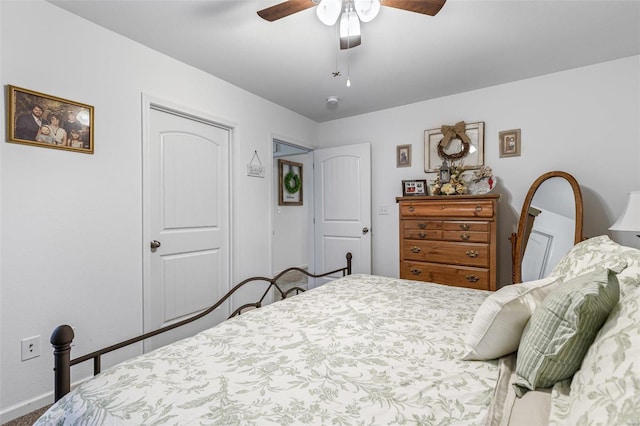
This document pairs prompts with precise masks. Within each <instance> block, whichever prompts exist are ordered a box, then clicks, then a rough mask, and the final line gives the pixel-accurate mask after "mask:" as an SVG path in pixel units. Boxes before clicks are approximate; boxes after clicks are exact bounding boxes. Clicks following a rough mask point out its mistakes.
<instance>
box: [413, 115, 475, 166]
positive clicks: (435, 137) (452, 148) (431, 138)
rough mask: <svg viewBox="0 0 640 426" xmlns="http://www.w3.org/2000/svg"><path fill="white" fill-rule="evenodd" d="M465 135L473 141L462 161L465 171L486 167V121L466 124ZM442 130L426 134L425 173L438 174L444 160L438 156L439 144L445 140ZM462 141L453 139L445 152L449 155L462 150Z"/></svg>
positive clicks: (428, 131)
mask: <svg viewBox="0 0 640 426" xmlns="http://www.w3.org/2000/svg"><path fill="white" fill-rule="evenodd" d="M465 133H466V135H467V136H468V137H469V139H470V140H471V143H470V145H471V146H470V147H469V152H468V153H467V155H466V156H465V157H463V158H461V159H460V160H458V161H459V162H460V163H462V164H463V165H464V167H465V169H468V170H472V169H479V168H480V167H482V166H483V165H484V121H479V122H476V123H466V126H465ZM443 137H444V136H443V134H442V128H437V129H428V130H425V132H424V171H425V173H433V172H438V171H439V170H440V166H442V161H443V159H442V158H440V156H439V155H438V144H439V143H440V141H442V139H443ZM461 143H462V141H461V140H460V139H451V141H450V142H449V143H448V146H447V147H444V151H445V152H446V153H448V154H450V153H453V152H458V151H460V150H461V147H460V145H461Z"/></svg>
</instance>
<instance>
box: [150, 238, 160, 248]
mask: <svg viewBox="0 0 640 426" xmlns="http://www.w3.org/2000/svg"><path fill="white" fill-rule="evenodd" d="M161 245H162V244H160V241H158V240H153V241H151V244H150V246H151V250H155V249H157V248H158V247H160V246H161Z"/></svg>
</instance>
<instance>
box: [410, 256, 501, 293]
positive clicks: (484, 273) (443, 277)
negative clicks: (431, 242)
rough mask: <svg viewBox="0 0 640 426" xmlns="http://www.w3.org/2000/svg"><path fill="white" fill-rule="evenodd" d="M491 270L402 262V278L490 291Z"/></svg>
mask: <svg viewBox="0 0 640 426" xmlns="http://www.w3.org/2000/svg"><path fill="white" fill-rule="evenodd" d="M489 276H490V274H489V270H488V269H484V268H470V267H461V266H450V265H439V264H434V263H426V262H410V261H402V263H401V268H400V278H404V279H408V280H419V281H428V282H434V283H442V284H447V285H454V286H457V287H467V288H475V289H478V290H489V289H490V285H489V282H490V281H489Z"/></svg>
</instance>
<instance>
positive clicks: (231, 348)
mask: <svg viewBox="0 0 640 426" xmlns="http://www.w3.org/2000/svg"><path fill="white" fill-rule="evenodd" d="M585 277H586V278H585ZM603 277H604V278H603ZM576 285H580V288H581V289H582V288H584V289H587V288H588V289H590V290H589V291H586V290H585V291H582V290H580V291H573V290H572V291H567V290H570V289H571V288H574V287H575V286H576ZM639 287H640V251H639V250H636V249H632V248H628V247H623V246H620V245H618V244H616V243H615V242H613V241H611V240H610V239H609V238H608V237H606V236H601V237H595V238H591V239H589V240H586V241H584V242H582V243H579V244H577V245H576V246H575V247H574V248H573V249H572V250H571V251H570V252H569V253H568V254H567V255H566V256H565V257H564V258H563V259H562V260H561V261H560V262H559V263H558V265H557V266H556V268H555V269H554V270H553V272H552V274H551V275H550V276H549V277H546V278H544V279H541V280H536V281H533V282H527V283H522V284H518V285H511V286H507V287H504V288H502V289H500V290H498V291H497V292H488V291H483V290H473V289H465V288H457V287H451V286H446V285H440V284H433V283H424V282H417V281H409V280H401V279H394V278H386V277H379V276H371V275H361V274H358V275H347V276H345V277H342V278H339V279H336V280H335V281H332V282H330V283H328V284H325V285H323V286H321V287H318V288H315V289H313V290H310V291H307V292H303V293H301V294H298V295H296V296H294V297H289V298H286V299H284V300H282V301H278V302H275V303H272V304H270V305H267V306H264V307H261V308H260V309H256V310H251V311H248V312H245V313H243V314H242V315H239V316H235V317H233V318H231V319H229V320H227V321H225V322H223V323H221V324H219V325H217V326H215V327H213V328H210V329H208V330H205V331H203V332H201V333H199V334H197V335H195V336H193V337H190V338H187V339H184V340H181V341H179V342H176V343H174V344H171V345H168V346H165V347H162V348H160V349H157V350H155V351H153V352H150V353H147V354H144V355H141V356H139V357H136V358H134V359H131V360H129V361H125V362H124V363H121V364H119V365H117V366H115V367H112V368H109V369H107V370H105V371H104V372H102V373H100V374H98V375H97V376H95V377H93V378H91V379H89V380H87V381H85V382H83V383H81V384H80V385H78V386H77V387H75V388H74V389H73V390H72V391H71V392H69V393H68V394H66V395H64V396H63V397H62V398H61V399H60V400H59V401H58V402H57V403H56V404H54V405H53V406H52V407H51V408H50V409H49V410H48V411H47V412H46V413H45V414H44V415H43V416H42V417H41V418H40V419H39V420H38V421H37V423H36V425H57V424H86V425H93V424H112V425H116V424H132V425H142V424H216V425H218V424H224V425H226V424H240V425H265V424H288V425H291V424H313V425H316V424H341V425H351V424H363V425H364V424H422V425H446V424H456V425H482V424H487V425H505V424H513V425H517V424H527V425H530V424H553V425H560V424H571V425H575V424H605V425H607V424H620V425H623V424H638V423H639V422H640V403H639V402H640V365H639V364H638V360H640V307H639V306H638V304H639V301H640V288H639ZM616 289H617V293H616V294H617V297H615V303H613V305H612V306H611V307H609V308H608V309H609V310H608V312H605V313H601V314H600V317H604V319H603V320H602V322H601V323H600V324H590V325H587V326H588V327H590V334H591V335H592V341H591V342H587V344H586V349H585V350H584V353H583V354H582V356H581V357H580V360H579V362H578V364H577V365H578V368H577V370H576V371H574V372H573V373H571V375H570V376H569V377H566V378H562V379H558V378H557V377H556V379H557V381H556V382H554V383H552V384H549V383H546V382H540V381H539V380H540V377H539V376H537V374H538V372H536V371H535V370H536V368H535V366H534V372H533V373H532V372H531V371H527V370H526V369H525V370H522V368H523V367H522V365H521V364H524V361H523V359H525V358H527V357H528V355H527V354H529V352H532V351H531V348H530V346H532V345H533V347H534V349H535V346H536V344H537V343H536V342H535V339H534V343H533V344H532V343H531V337H538V334H539V333H538V332H537V331H536V327H535V324H537V322H536V321H537V320H538V318H539V317H540V316H541V315H542V314H543V313H544V312H546V313H547V314H548V312H547V311H548V310H549V309H552V308H553V309H555V308H554V306H556V305H552V304H550V303H549V301H550V300H551V299H553V300H554V301H555V302H558V300H556V299H559V300H564V299H563V298H568V299H569V304H568V305H566V306H569V308H570V309H564V311H563V312H564V313H562V314H561V315H559V316H560V317H562V316H563V315H564V316H567V315H568V316H569V317H571V315H573V313H575V312H578V310H579V309H578V308H576V306H577V305H580V303H581V302H580V300H576V299H580V298H579V297H577V295H582V296H584V297H582V299H584V300H587V301H589V300H592V299H594V298H595V297H596V296H597V297H598V298H599V296H598V295H596V296H594V294H596V293H599V292H601V293H605V296H606V297H604V298H605V299H606V302H607V303H609V304H612V300H613V299H614V298H613V296H612V294H614V293H613V291H614V290H616ZM583 293H584V294H583ZM585 294H586V295H585ZM605 304H606V303H605ZM566 306H565V307H566ZM587 308H590V306H587ZM567 312H569V314H567ZM587 313H588V314H587V315H586V317H587V318H591V317H592V316H593V315H592V311H590V310H588V309H587ZM565 319H567V320H568V323H570V322H571V321H570V320H571V318H565ZM587 322H589V321H587ZM578 323H579V325H580V324H581V323H580V321H578ZM566 325H567V324H564V325H562V326H560V327H557V328H554V330H564V331H565V332H566V329H567V326H566ZM552 334H553V333H552ZM565 334H566V333H565ZM550 339H551V340H552V341H554V342H556V343H557V340H558V333H556V334H555V335H552V336H550ZM560 340H562V339H560ZM569 340H571V339H569ZM565 341H566V338H565ZM583 346H584V345H583ZM560 349H561V351H560V352H562V351H563V350H564V346H563V347H561V348H560ZM533 352H535V351H533ZM541 352H542V353H541V355H542V357H543V358H544V357H546V361H544V360H543V362H542V363H540V362H538V364H544V363H545V362H547V361H548V360H549V356H550V354H549V353H544V352H545V351H541ZM547 352H548V351H547ZM556 352H557V351H556ZM551 358H553V354H551ZM573 358H575V356H572V357H571V359H573ZM552 361H553V359H552ZM534 364H535V362H534ZM574 364H575V361H574ZM525 367H526V365H525ZM537 367H540V365H538V366H537ZM528 387H530V388H531V389H528ZM536 422H537V423H536Z"/></svg>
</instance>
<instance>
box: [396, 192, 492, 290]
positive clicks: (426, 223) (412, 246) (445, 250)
mask: <svg viewBox="0 0 640 426" xmlns="http://www.w3.org/2000/svg"><path fill="white" fill-rule="evenodd" d="M499 198H500V195H499V194H486V195H453V196H435V197H427V196H414V197H398V198H396V201H397V202H398V203H399V204H400V278H406V279H411V280H418V281H430V282H435V283H441V284H449V285H455V286H459V287H469V288H477V289H482V290H492V291H495V290H496V272H497V268H496V229H497V225H498V224H497V216H498V199H499Z"/></svg>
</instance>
